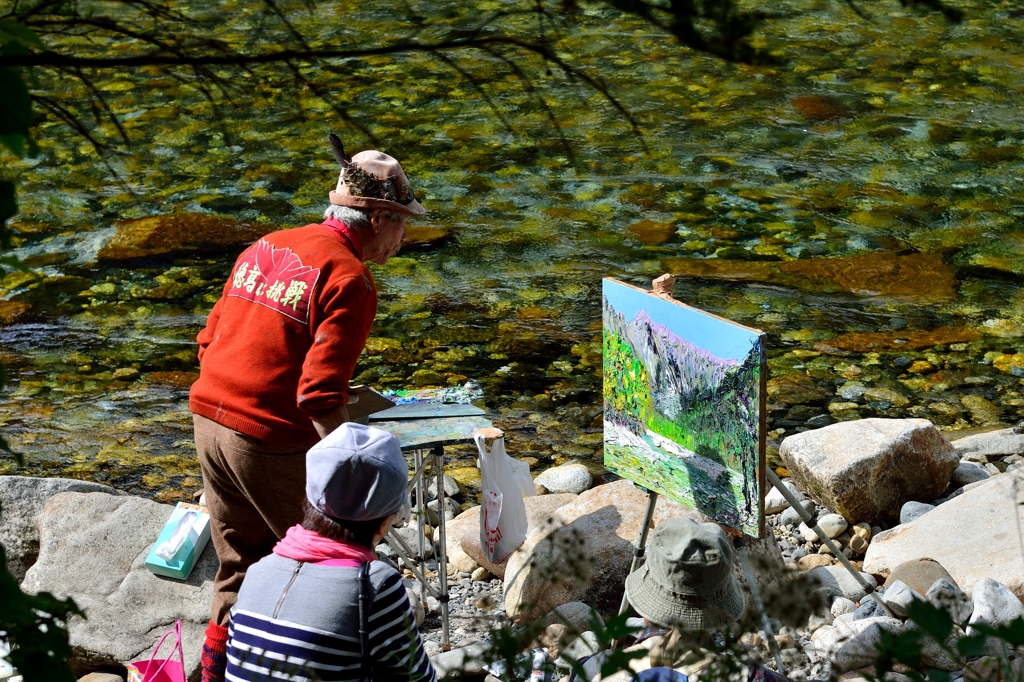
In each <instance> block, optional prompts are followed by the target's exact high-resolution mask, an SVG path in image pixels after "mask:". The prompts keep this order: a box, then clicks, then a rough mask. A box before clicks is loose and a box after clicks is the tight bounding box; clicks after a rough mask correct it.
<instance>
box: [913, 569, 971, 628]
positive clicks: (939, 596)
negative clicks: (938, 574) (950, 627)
mask: <svg viewBox="0 0 1024 682" xmlns="http://www.w3.org/2000/svg"><path fill="white" fill-rule="evenodd" d="M924 596H925V599H927V600H928V602H929V603H931V604H932V606H937V607H938V608H940V609H943V610H945V611H946V612H947V613H948V614H949V616H950V618H952V619H953V622H954V623H956V624H957V625H961V626H962V625H966V624H967V621H968V620H969V619H970V617H971V614H972V613H974V602H973V601H971V598H970V597H968V596H967V594H966V593H965V592H964V591H963V590H961V589H960V588H959V587H957V586H956V584H954V583H952V582H950V581H948V580H944V579H939V580H936V581H935V582H934V583H932V586H931V587H929V588H928V592H927V593H926V594H925V595H924Z"/></svg>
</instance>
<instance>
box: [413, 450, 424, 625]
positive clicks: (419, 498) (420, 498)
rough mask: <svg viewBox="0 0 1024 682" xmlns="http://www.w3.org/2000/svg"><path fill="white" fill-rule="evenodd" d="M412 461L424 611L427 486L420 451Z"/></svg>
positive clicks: (417, 557)
mask: <svg viewBox="0 0 1024 682" xmlns="http://www.w3.org/2000/svg"><path fill="white" fill-rule="evenodd" d="M413 461H414V462H415V464H416V471H418V472H419V473H420V475H419V476H418V477H417V478H416V507H417V509H416V516H417V518H418V521H419V526H418V528H419V531H420V532H419V541H418V542H419V544H418V545H417V547H416V549H417V550H418V553H417V555H416V559H417V561H418V563H419V569H420V577H421V580H420V604H422V605H423V608H424V609H426V608H427V584H426V575H427V572H426V565H425V563H426V562H425V560H424V558H423V555H424V554H425V553H426V547H425V546H424V538H423V534H424V530H425V529H424V525H425V519H426V516H427V486H426V485H425V484H424V483H423V471H422V469H421V467H422V466H423V451H422V450H415V451H413Z"/></svg>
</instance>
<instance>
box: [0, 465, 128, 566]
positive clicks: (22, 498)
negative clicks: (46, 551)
mask: <svg viewBox="0 0 1024 682" xmlns="http://www.w3.org/2000/svg"><path fill="white" fill-rule="evenodd" d="M63 492H80V493H93V492H98V493H106V494H108V495H120V494H121V493H120V492H118V491H117V490H115V489H114V488H111V487H110V486H106V485H102V484H100V483H92V482H90V481H76V480H74V479H70V478H35V477H32V476H0V545H3V548H4V552H5V554H6V555H7V569H8V570H9V571H10V572H11V575H13V576H14V579H15V580H17V581H18V582H21V581H22V580H24V579H25V572H26V571H27V570H28V569H29V567H30V566H31V565H32V564H34V563H35V561H36V557H38V556H39V533H38V531H37V530H36V527H35V523H34V522H35V518H36V514H38V513H39V512H40V511H42V509H43V506H44V505H45V504H46V501H47V500H48V499H50V498H51V497H53V496H54V495H56V494H57V493H63Z"/></svg>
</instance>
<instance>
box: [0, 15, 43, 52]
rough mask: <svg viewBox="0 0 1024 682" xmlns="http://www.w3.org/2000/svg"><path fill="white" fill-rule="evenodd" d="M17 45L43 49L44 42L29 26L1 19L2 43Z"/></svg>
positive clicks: (0, 38)
mask: <svg viewBox="0 0 1024 682" xmlns="http://www.w3.org/2000/svg"><path fill="white" fill-rule="evenodd" d="M10 42H13V43H17V44H19V45H24V46H25V47H38V48H42V47H43V41H41V40H40V39H39V36H38V35H37V34H36V32H35V31H33V30H32V29H30V28H29V27H27V26H22V25H21V24H19V23H17V22H14V21H11V20H10V19H0V43H10Z"/></svg>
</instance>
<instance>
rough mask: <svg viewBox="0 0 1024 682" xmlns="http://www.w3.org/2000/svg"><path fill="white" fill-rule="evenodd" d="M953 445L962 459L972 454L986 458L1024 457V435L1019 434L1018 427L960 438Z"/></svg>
mask: <svg viewBox="0 0 1024 682" xmlns="http://www.w3.org/2000/svg"><path fill="white" fill-rule="evenodd" d="M952 443H953V447H954V448H956V452H957V454H958V455H960V457H966V456H967V455H972V454H973V455H984V456H986V457H1005V456H1006V455H1024V433H1018V432H1017V428H1016V427H1014V428H1009V429H999V430H998V431H989V432H988V433H977V434H974V435H973V436H965V437H964V438H959V439H957V440H954V441H952Z"/></svg>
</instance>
